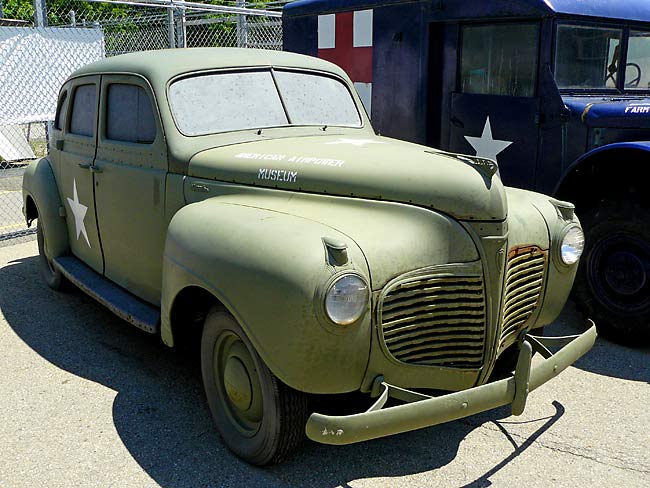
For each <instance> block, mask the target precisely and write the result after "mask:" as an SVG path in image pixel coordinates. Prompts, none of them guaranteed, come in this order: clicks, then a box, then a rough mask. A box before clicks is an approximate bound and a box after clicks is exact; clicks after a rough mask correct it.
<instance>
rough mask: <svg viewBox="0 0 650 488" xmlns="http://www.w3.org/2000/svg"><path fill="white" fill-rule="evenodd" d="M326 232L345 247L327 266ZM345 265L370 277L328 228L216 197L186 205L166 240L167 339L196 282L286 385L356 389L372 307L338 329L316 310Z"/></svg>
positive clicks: (356, 253) (351, 248)
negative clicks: (173, 314)
mask: <svg viewBox="0 0 650 488" xmlns="http://www.w3.org/2000/svg"><path fill="white" fill-rule="evenodd" d="M324 237H330V238H332V239H335V240H337V241H342V242H345V243H346V244H347V246H348V255H349V262H348V264H347V265H345V266H342V267H338V266H336V267H335V266H332V265H330V264H328V262H327V256H326V251H325V247H324V244H323V238H324ZM345 270H354V271H356V272H358V273H360V274H362V275H363V276H365V277H366V279H367V280H369V272H368V267H367V264H366V261H365V258H364V256H363V254H362V252H361V250H360V249H359V247H358V246H357V245H356V244H355V243H354V241H353V240H352V239H350V238H349V237H347V236H345V235H344V234H342V233H340V232H339V231H337V230H335V229H333V228H331V227H329V226H327V225H324V224H321V223H318V222H314V221H312V220H308V219H305V218H301V217H296V216H293V215H288V214H286V213H280V212H276V211H272V210H268V209H261V208H255V207H250V206H245V205H239V204H233V203H226V202H224V201H223V200H221V199H220V198H219V197H216V198H211V199H208V200H204V201H202V202H199V203H194V204H191V205H188V206H186V207H184V208H183V209H181V210H180V211H179V212H178V213H177V214H176V215H175V216H174V218H173V219H172V221H171V223H170V225H169V230H168V234H167V239H166V244H165V255H164V262H163V292H162V315H163V321H162V322H163V323H162V335H163V340H164V341H165V342H166V343H168V344H171V343H173V337H172V333H173V331H172V330H171V327H170V323H169V316H170V311H171V307H172V305H173V303H174V299H175V297H176V296H177V295H178V293H179V292H181V291H182V290H183V289H184V288H186V287H188V286H198V287H201V288H204V289H205V290H208V291H209V292H210V293H212V294H213V295H214V296H215V297H216V298H217V299H218V300H219V301H220V302H221V303H222V304H223V305H224V306H225V307H226V308H227V309H228V310H229V311H230V312H231V313H232V314H233V316H234V317H235V318H236V319H237V320H238V321H239V323H240V325H241V326H242V327H243V328H244V330H245V331H246V333H247V335H248V337H249V339H250V340H251V342H252V343H253V345H254V346H255V348H256V350H257V352H258V353H259V354H260V356H261V357H262V359H263V360H264V362H265V363H266V364H267V366H268V367H269V368H270V369H271V371H273V373H274V374H275V375H276V376H277V377H278V378H280V379H281V380H282V381H283V382H284V383H286V384H288V385H289V386H291V387H293V388H295V389H298V390H301V391H305V392H310V393H342V392H348V391H354V390H358V389H359V387H360V385H361V382H362V379H363V375H364V373H365V369H366V365H367V361H368V355H369V349H370V334H371V328H370V311H368V312H367V313H366V314H365V315H364V316H363V317H362V318H361V319H360V320H359V321H358V322H357V323H356V324H354V325H351V326H348V327H345V328H344V327H340V326H335V325H334V324H332V323H330V322H329V321H328V320H327V319H326V317H325V315H324V313H323V310H322V293H323V292H324V290H323V288H324V287H325V285H326V284H327V282H328V280H330V279H331V278H332V276H334V275H335V274H337V273H340V272H342V271H345Z"/></svg>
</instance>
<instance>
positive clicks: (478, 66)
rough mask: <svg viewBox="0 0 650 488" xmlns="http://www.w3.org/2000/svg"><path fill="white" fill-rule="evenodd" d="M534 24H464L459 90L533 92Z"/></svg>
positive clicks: (518, 94)
mask: <svg viewBox="0 0 650 488" xmlns="http://www.w3.org/2000/svg"><path fill="white" fill-rule="evenodd" d="M538 37H539V28H538V26H537V24H532V23H529V24H500V25H499V24H497V25H465V26H463V28H462V52H461V76H460V83H461V86H460V88H461V91H462V92H463V93H478V94H484V95H508V96H515V97H532V96H534V95H535V84H536V74H537V51H538V44H539V43H538Z"/></svg>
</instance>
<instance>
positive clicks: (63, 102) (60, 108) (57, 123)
mask: <svg viewBox="0 0 650 488" xmlns="http://www.w3.org/2000/svg"><path fill="white" fill-rule="evenodd" d="M67 110H68V92H67V90H66V91H64V92H63V94H62V95H61V98H59V104H58V105H57V107H56V117H55V119H54V127H55V128H56V129H57V130H63V127H64V125H65V113H66V112H67Z"/></svg>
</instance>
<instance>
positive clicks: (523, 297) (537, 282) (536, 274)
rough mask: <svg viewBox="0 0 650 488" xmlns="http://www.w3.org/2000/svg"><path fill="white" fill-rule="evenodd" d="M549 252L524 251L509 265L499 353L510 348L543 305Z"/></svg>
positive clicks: (519, 252)
mask: <svg viewBox="0 0 650 488" xmlns="http://www.w3.org/2000/svg"><path fill="white" fill-rule="evenodd" d="M545 269H546V253H545V252H544V251H542V250H541V249H539V248H537V247H529V248H525V249H521V250H519V251H517V252H516V254H514V255H511V256H510V258H509V259H508V262H507V264H506V282H505V287H504V298H503V305H502V307H503V308H502V318H501V337H500V341H499V352H501V351H502V350H503V349H505V348H506V347H507V346H509V345H510V344H511V343H512V342H513V341H514V340H515V339H516V337H517V336H518V334H519V332H520V331H521V330H522V329H523V327H524V326H525V325H526V322H527V321H528V319H530V317H531V316H532V315H533V313H534V312H535V310H536V309H537V306H538V305H539V299H540V293H541V289H542V285H543V283H544V272H545Z"/></svg>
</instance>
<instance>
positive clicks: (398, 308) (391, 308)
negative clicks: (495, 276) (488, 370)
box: [379, 273, 485, 368]
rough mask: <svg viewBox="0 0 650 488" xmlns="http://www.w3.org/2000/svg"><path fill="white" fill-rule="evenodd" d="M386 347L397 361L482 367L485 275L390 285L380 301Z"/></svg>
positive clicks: (417, 279)
mask: <svg viewBox="0 0 650 488" xmlns="http://www.w3.org/2000/svg"><path fill="white" fill-rule="evenodd" d="M379 317H380V323H381V332H382V335H383V340H384V343H385V345H386V348H387V349H388V351H389V352H390V354H391V355H392V356H393V357H394V358H395V359H397V360H398V361H401V362H404V363H409V364H419V365H427V366H448V367H456V368H480V367H481V365H482V364H483V352H484V347H485V297H484V289H483V278H482V276H481V275H478V276H476V275H473V276H458V275H451V274H449V273H446V274H439V275H429V276H425V277H415V278H411V279H408V280H404V281H399V282H397V283H396V284H394V285H389V287H388V288H387V290H386V291H385V292H384V295H383V299H382V300H380V303H379Z"/></svg>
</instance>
